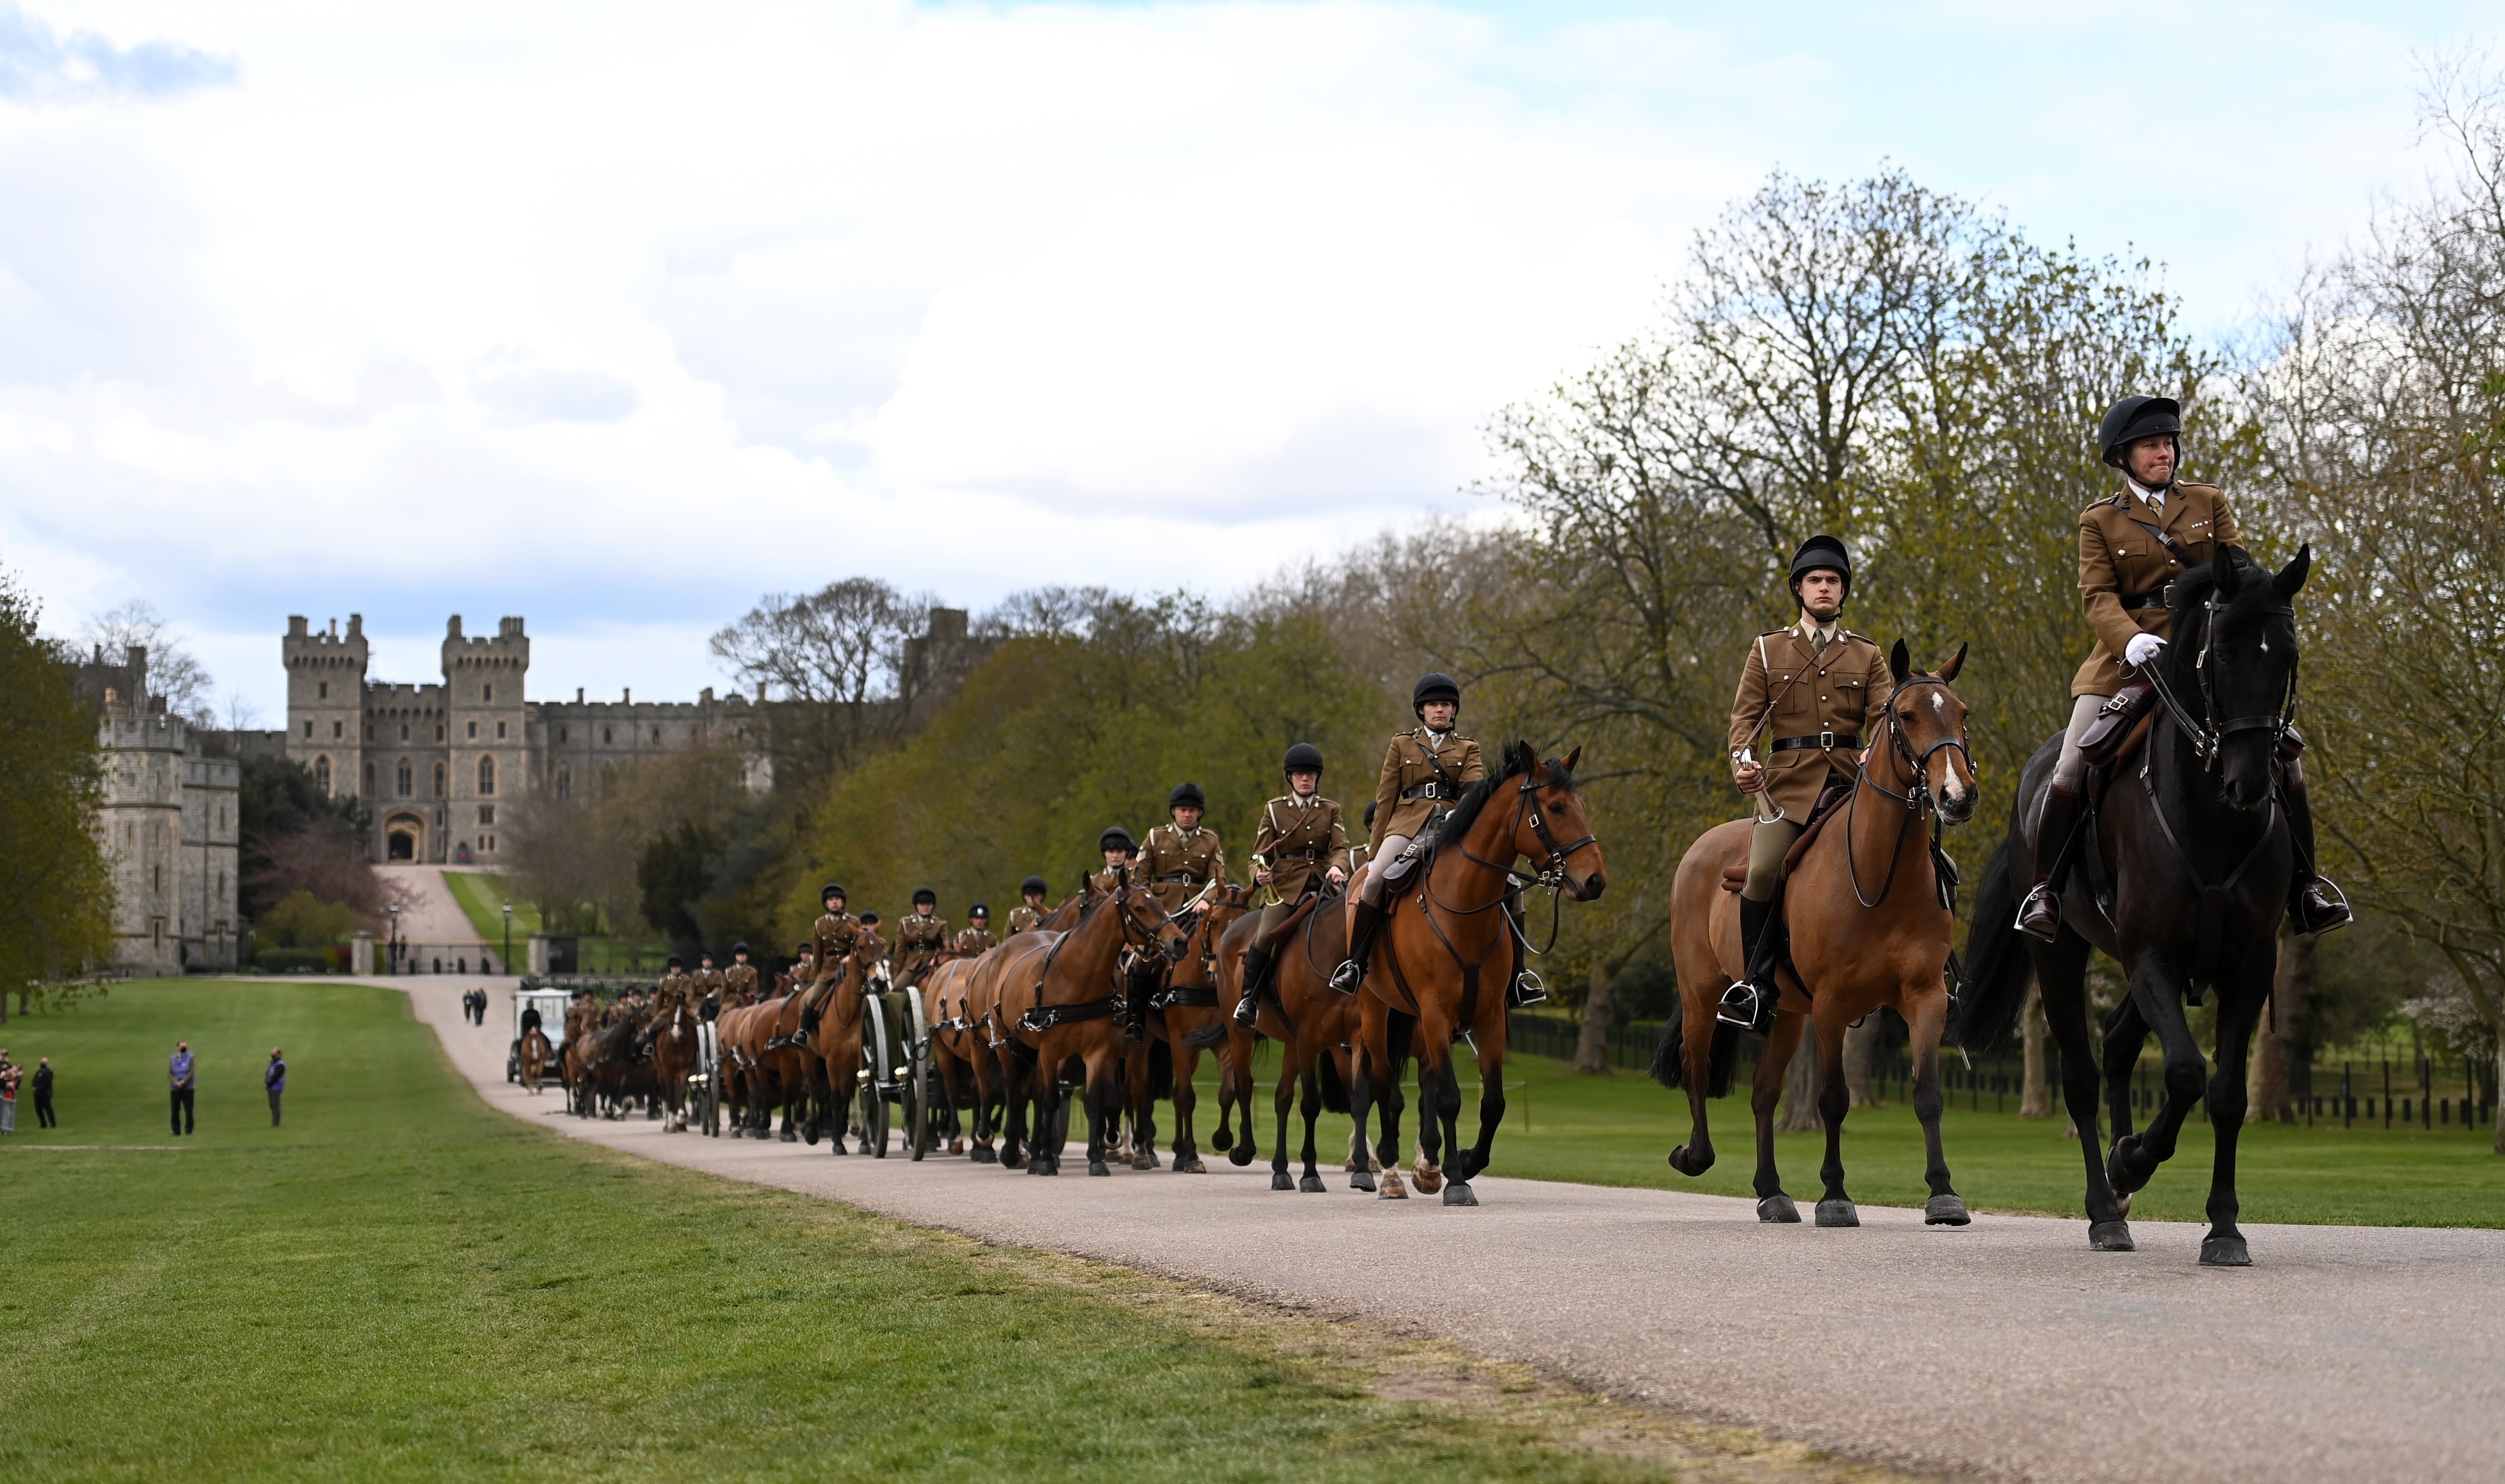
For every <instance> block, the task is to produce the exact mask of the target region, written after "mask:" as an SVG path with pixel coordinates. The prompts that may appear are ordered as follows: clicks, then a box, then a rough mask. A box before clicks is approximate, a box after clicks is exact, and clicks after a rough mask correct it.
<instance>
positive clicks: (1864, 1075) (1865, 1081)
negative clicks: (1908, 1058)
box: [1844, 1010, 1887, 1108]
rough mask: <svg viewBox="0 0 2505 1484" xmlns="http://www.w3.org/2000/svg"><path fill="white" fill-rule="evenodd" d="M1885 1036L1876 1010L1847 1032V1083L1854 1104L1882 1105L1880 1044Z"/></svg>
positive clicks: (1845, 1081) (1845, 1076) (1864, 1106)
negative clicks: (1880, 1100)
mask: <svg viewBox="0 0 2505 1484" xmlns="http://www.w3.org/2000/svg"><path fill="white" fill-rule="evenodd" d="M1886 1040H1887V1036H1886V1031H1885V1028H1884V1027H1883V1026H1881V1025H1880V1023H1879V1012H1878V1011H1877V1010H1872V1011H1871V1012H1870V1013H1869V1014H1867V1015H1865V1016H1863V1017H1862V1020H1861V1023H1860V1024H1859V1025H1856V1026H1854V1027H1852V1029H1850V1030H1848V1031H1846V1032H1845V1033H1844V1085H1845V1089H1846V1090H1847V1091H1848V1092H1850V1093H1851V1094H1852V1103H1851V1104H1850V1106H1851V1107H1853V1108H1877V1107H1878V1106H1879V1090H1878V1080H1879V1048H1880V1046H1881V1045H1882V1044H1884V1043H1885V1042H1886Z"/></svg>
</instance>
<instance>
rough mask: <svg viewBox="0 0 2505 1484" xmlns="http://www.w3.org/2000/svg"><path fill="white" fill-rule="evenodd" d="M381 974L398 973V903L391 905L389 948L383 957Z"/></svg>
mask: <svg viewBox="0 0 2505 1484" xmlns="http://www.w3.org/2000/svg"><path fill="white" fill-rule="evenodd" d="M383 972H385V973H398V972H400V903H399V902H397V901H395V902H393V903H392V904H391V948H390V951H389V952H387V953H385V954H384V955H383Z"/></svg>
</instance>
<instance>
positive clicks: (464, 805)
mask: <svg viewBox="0 0 2505 1484" xmlns="http://www.w3.org/2000/svg"><path fill="white" fill-rule="evenodd" d="M530 667H531V641H530V639H529V638H528V636H526V635H525V634H524V633H523V632H522V620H521V619H519V618H500V619H498V620H497V622H496V637H494V638H493V639H470V638H465V637H464V636H463V635H462V632H461V617H460V615H458V614H455V615H454V616H453V617H452V620H451V621H450V622H449V623H448V624H446V625H445V626H444V633H443V691H444V695H443V709H444V715H445V718H446V720H447V721H448V722H449V724H450V725H449V731H448V734H447V739H446V746H447V747H448V749H449V750H450V754H451V757H450V762H451V774H452V787H451V791H450V792H451V808H450V810H449V815H448V818H447V821H446V823H445V826H444V830H445V833H446V835H447V836H448V837H449V839H450V840H451V841H452V842H453V844H452V845H451V847H450V858H451V859H452V860H453V861H454V862H455V863H456V864H457V863H458V862H459V861H460V859H461V856H462V853H463V851H464V850H465V848H466V850H467V852H468V854H469V856H470V859H471V860H473V861H476V862H479V863H481V864H492V863H493V862H495V861H496V860H497V859H498V858H499V857H500V855H501V854H502V852H501V849H500V847H501V845H502V844H503V842H504V836H505V831H506V830H507V829H508V828H510V826H511V825H512V811H513V809H514V808H515V807H516V806H517V805H519V804H520V803H521V801H522V797H523V795H525V794H526V793H527V792H528V791H529V776H530V775H529V764H530V748H529V740H528V736H527V734H526V731H525V729H524V723H525V721H526V717H525V716H524V712H523V707H522V685H523V680H524V677H526V676H527V675H528V674H529V672H530Z"/></svg>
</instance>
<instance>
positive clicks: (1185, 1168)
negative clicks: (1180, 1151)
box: [1174, 1159, 1209, 1175]
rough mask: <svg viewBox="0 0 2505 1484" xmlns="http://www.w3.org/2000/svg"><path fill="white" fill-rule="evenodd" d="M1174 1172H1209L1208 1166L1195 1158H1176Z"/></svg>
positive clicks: (1201, 1173) (1194, 1173)
mask: <svg viewBox="0 0 2505 1484" xmlns="http://www.w3.org/2000/svg"><path fill="white" fill-rule="evenodd" d="M1174 1172H1175V1173H1176V1174H1177V1175H1206V1174H1208V1173H1209V1166H1207V1165H1205V1164H1202V1163H1201V1162H1200V1161H1199V1160H1197V1159H1190V1160H1182V1159H1178V1160H1176V1161H1175V1167H1174Z"/></svg>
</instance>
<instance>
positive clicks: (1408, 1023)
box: [1374, 1011, 1418, 1176]
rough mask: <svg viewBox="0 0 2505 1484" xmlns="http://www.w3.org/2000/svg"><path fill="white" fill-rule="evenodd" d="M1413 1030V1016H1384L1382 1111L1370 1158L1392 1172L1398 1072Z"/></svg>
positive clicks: (1400, 1098) (1399, 1100)
mask: <svg viewBox="0 0 2505 1484" xmlns="http://www.w3.org/2000/svg"><path fill="white" fill-rule="evenodd" d="M1417 1030H1418V1021H1417V1018H1416V1017H1415V1016H1411V1015H1403V1014H1400V1013H1398V1012H1397V1011H1394V1012H1390V1013H1387V1014H1386V1015H1385V1016H1384V1024H1383V1049H1384V1056H1385V1065H1384V1071H1383V1075H1382V1083H1383V1085H1382V1087H1381V1088H1380V1089H1379V1090H1378V1092H1377V1094H1376V1095H1377V1096H1378V1097H1379V1098H1380V1099H1381V1101H1382V1106H1383V1115H1382V1118H1381V1120H1380V1122H1379V1124H1378V1131H1379V1134H1380V1137H1378V1138H1377V1139H1376V1140H1375V1144H1374V1160H1375V1163H1377V1164H1379V1165H1381V1166H1382V1167H1383V1168H1384V1169H1385V1170H1386V1171H1388V1172H1390V1173H1392V1174H1394V1175H1395V1176H1396V1175H1397V1174H1398V1173H1399V1171H1400V1113H1401V1110H1402V1109H1403V1107H1404V1106H1405V1105H1406V1102H1407V1099H1406V1098H1405V1096H1404V1095H1403V1094H1402V1092H1401V1090H1400V1074H1401V1072H1402V1071H1403V1070H1404V1069H1405V1068H1406V1067H1407V1065H1408V1062H1409V1051H1410V1043H1411V1038H1412V1037H1413V1036H1415V1034H1416V1033H1417Z"/></svg>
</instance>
